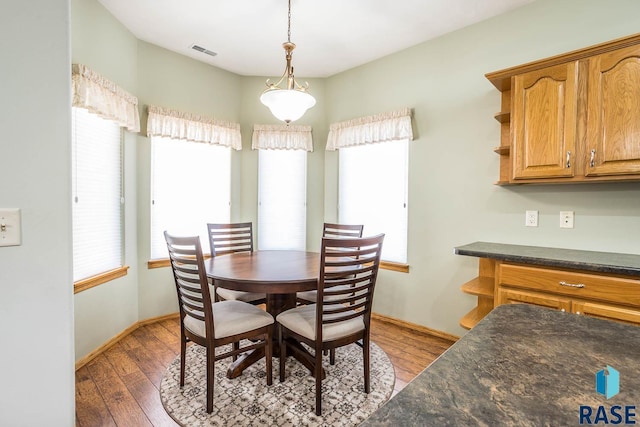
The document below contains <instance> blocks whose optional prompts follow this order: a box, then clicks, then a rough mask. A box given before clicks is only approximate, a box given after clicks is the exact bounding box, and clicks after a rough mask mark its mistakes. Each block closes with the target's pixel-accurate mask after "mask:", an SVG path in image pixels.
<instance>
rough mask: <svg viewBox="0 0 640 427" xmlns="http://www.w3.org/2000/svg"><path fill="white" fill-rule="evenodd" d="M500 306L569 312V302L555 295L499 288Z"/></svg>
mask: <svg viewBox="0 0 640 427" xmlns="http://www.w3.org/2000/svg"><path fill="white" fill-rule="evenodd" d="M501 304H532V305H539V306H541V307H548V308H555V309H556V310H561V311H570V310H571V300H570V299H569V298H564V297H560V296H556V295H550V294H544V293H541V292H529V291H521V290H519V289H510V288H505V287H502V286H500V287H499V288H498V301H497V304H496V305H501Z"/></svg>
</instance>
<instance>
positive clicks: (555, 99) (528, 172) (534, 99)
mask: <svg viewBox="0 0 640 427" xmlns="http://www.w3.org/2000/svg"><path fill="white" fill-rule="evenodd" d="M513 81H514V88H513V89H512V96H513V104H512V106H511V110H512V111H511V120H512V122H513V125H512V126H511V132H512V134H511V141H512V146H511V147H512V150H513V152H512V156H513V179H521V178H548V177H565V176H573V175H574V173H573V170H574V168H573V166H572V165H573V163H572V160H573V159H572V158H571V156H572V155H574V156H575V146H576V143H575V138H576V118H577V116H576V114H577V101H578V94H577V87H578V67H577V62H576V61H574V62H570V63H568V64H562V65H556V66H555V67H548V68H543V69H541V70H536V71H532V72H530V73H525V74H519V75H517V76H515V77H514V78H513Z"/></svg>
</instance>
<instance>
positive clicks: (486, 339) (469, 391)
mask: <svg viewBox="0 0 640 427" xmlns="http://www.w3.org/2000/svg"><path fill="white" fill-rule="evenodd" d="M607 366H611V367H612V368H614V369H616V370H617V371H618V372H619V378H620V380H619V384H620V387H619V390H620V392H619V393H618V394H617V395H615V396H613V397H611V398H610V399H607V398H606V397H605V396H603V395H600V394H598V393H597V392H596V388H595V387H596V386H595V378H596V372H598V371H600V370H602V369H604V368H606V367H607ZM581 405H586V406H590V407H591V408H593V413H592V414H593V415H592V417H591V421H595V415H596V413H597V410H598V407H599V406H600V405H603V406H604V408H605V410H607V411H609V410H610V408H611V407H612V406H614V405H620V406H621V407H622V408H623V411H624V408H625V407H626V406H627V405H633V406H636V408H635V409H634V410H633V412H635V413H636V415H635V418H634V421H635V422H636V424H640V327H638V326H632V325H627V324H623V323H618V322H612V321H608V320H601V319H596V318H591V317H586V316H579V315H576V314H572V313H563V312H560V311H556V310H551V309H547V308H542V307H537V306H531V305H525V304H512V305H501V306H498V307H496V308H495V309H494V310H493V311H492V312H491V313H489V315H487V316H486V317H485V318H484V319H482V320H481V321H480V322H479V323H478V324H477V325H476V326H475V327H474V328H473V329H472V330H471V331H469V332H467V334H466V335H464V336H463V337H462V338H461V339H460V340H458V341H457V342H456V343H455V344H454V345H453V346H451V347H450V348H449V349H448V350H447V351H446V352H445V353H443V354H442V355H441V356H440V357H439V358H438V359H436V360H435V361H434V362H433V363H432V364H431V365H430V366H429V367H427V368H426V369H425V370H424V371H423V372H422V373H421V374H419V375H418V376H417V377H416V378H415V379H414V380H413V381H411V382H410V383H409V384H408V385H407V386H406V387H405V388H404V389H403V390H401V391H400V392H399V393H398V394H397V395H395V396H394V397H393V398H391V399H390V400H389V401H388V402H387V403H385V404H384V405H383V406H382V407H380V408H379V409H378V410H377V411H376V412H374V413H373V414H372V415H371V417H369V418H368V419H367V420H365V422H364V423H363V424H362V426H403V427H409V426H554V427H557V426H574V425H579V419H580V406H581ZM622 413H624V412H622ZM609 414H610V412H609ZM612 419H613V418H612V416H611V415H609V420H612ZM623 424H624V420H623ZM600 425H603V423H602V422H600Z"/></svg>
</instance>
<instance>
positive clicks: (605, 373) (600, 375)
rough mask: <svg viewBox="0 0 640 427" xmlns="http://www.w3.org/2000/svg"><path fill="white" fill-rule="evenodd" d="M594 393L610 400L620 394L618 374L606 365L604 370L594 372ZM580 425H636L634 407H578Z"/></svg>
mask: <svg viewBox="0 0 640 427" xmlns="http://www.w3.org/2000/svg"><path fill="white" fill-rule="evenodd" d="M596 392H597V393H598V394H601V395H603V396H604V397H606V398H607V400H608V399H611V398H612V397H613V396H615V395H616V394H618V393H620V372H618V371H617V370H615V369H614V368H612V367H611V366H609V365H607V367H606V368H605V369H601V370H599V371H598V372H596ZM580 424H581V425H608V424H614V425H617V424H626V425H633V424H636V407H635V405H625V406H622V405H613V406H611V407H610V408H606V407H605V406H603V405H600V406H598V407H596V408H592V407H591V406H587V405H580Z"/></svg>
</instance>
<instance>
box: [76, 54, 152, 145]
mask: <svg viewBox="0 0 640 427" xmlns="http://www.w3.org/2000/svg"><path fill="white" fill-rule="evenodd" d="M71 88H72V94H71V104H72V105H73V106H74V107H79V108H84V109H87V110H89V111H90V112H92V113H94V114H97V115H98V116H100V117H102V118H104V119H107V120H112V121H114V122H116V123H118V124H119V125H120V126H121V127H124V128H126V129H127V130H129V131H131V132H139V131H140V116H139V114H138V98H136V97H135V96H133V95H131V94H130V93H129V92H127V91H125V90H124V89H122V88H121V87H120V86H118V85H117V84H115V83H113V82H112V81H110V80H107V79H106V78H104V77H103V76H101V75H100V74H98V73H96V72H95V71H93V70H91V69H90V68H89V67H87V66H85V65H82V64H73V65H72V66H71Z"/></svg>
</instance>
